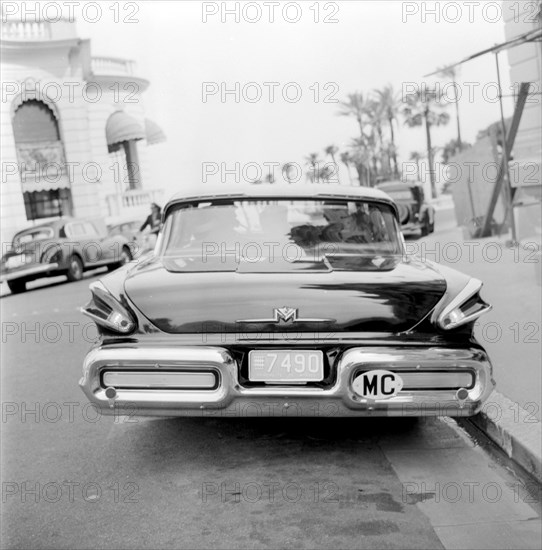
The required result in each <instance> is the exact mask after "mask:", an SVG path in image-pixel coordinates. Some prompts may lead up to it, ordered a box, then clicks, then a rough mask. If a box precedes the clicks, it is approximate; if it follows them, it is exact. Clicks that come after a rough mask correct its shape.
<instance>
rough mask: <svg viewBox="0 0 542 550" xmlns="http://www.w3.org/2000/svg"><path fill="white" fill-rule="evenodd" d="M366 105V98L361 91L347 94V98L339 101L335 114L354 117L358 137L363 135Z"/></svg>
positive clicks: (365, 122) (365, 121)
mask: <svg viewBox="0 0 542 550" xmlns="http://www.w3.org/2000/svg"><path fill="white" fill-rule="evenodd" d="M367 106H368V105H367V100H366V99H365V98H364V97H363V94H362V93H361V92H354V93H353V94H348V95H347V100H346V101H341V102H340V104H339V108H340V111H339V112H338V113H337V114H338V115H340V116H350V117H354V118H355V119H356V121H357V123H358V126H359V134H360V137H362V136H363V135H364V133H363V129H364V127H365V125H366V124H367Z"/></svg>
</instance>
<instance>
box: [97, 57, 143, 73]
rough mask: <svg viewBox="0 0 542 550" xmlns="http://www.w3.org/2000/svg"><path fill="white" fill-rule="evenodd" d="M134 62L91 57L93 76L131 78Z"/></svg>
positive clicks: (114, 58)
mask: <svg viewBox="0 0 542 550" xmlns="http://www.w3.org/2000/svg"><path fill="white" fill-rule="evenodd" d="M134 69H135V62H134V61H132V60H131V59H122V58H120V57H93V58H92V72H93V73H94V74H95V75H111V76H119V75H120V76H133V75H134Z"/></svg>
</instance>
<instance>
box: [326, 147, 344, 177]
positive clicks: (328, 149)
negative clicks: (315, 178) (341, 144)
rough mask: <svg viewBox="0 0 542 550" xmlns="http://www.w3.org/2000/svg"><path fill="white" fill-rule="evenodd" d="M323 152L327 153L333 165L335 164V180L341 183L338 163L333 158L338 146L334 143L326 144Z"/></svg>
mask: <svg viewBox="0 0 542 550" xmlns="http://www.w3.org/2000/svg"><path fill="white" fill-rule="evenodd" d="M324 152H325V154H326V155H329V156H330V157H331V160H332V161H333V165H334V166H335V173H336V174H337V182H338V183H341V178H340V177H339V165H338V164H337V161H336V160H335V155H336V154H337V153H338V152H339V148H338V147H337V146H336V145H328V146H327V147H326V148H325V149H324Z"/></svg>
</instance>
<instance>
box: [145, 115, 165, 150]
mask: <svg viewBox="0 0 542 550" xmlns="http://www.w3.org/2000/svg"><path fill="white" fill-rule="evenodd" d="M145 134H146V135H147V143H148V144H149V145H154V144H155V143H162V142H163V141H166V134H164V132H163V131H162V128H160V126H158V124H156V122H154V120H151V119H149V118H146V119H145Z"/></svg>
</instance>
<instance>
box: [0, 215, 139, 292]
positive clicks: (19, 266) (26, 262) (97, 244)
mask: <svg viewBox="0 0 542 550" xmlns="http://www.w3.org/2000/svg"><path fill="white" fill-rule="evenodd" d="M131 259H132V253H131V251H130V248H129V246H128V240H127V239H126V238H125V237H123V236H121V235H116V236H103V235H100V233H99V232H98V230H97V229H96V226H95V225H94V224H93V223H92V222H90V221H86V220H82V219H77V218H61V219H58V220H55V221H51V222H47V223H43V224H40V225H36V226H34V227H30V228H28V229H24V230H23V231H19V232H18V233H17V234H16V235H15V236H14V237H13V242H12V244H11V247H10V250H9V251H8V252H7V253H6V254H4V255H3V256H2V260H1V265H0V281H2V282H4V281H6V282H7V284H8V286H9V289H10V290H11V292H12V293H14V294H17V293H19V292H24V291H25V290H26V283H28V282H29V281H33V280H35V279H40V278H42V277H56V276H58V275H66V276H67V277H68V280H69V281H78V280H79V279H82V278H83V272H84V271H85V270H88V269H94V268H96V267H100V266H107V267H108V268H109V270H112V269H117V268H118V267H120V266H121V265H123V264H124V263H126V262H127V261H129V260H131Z"/></svg>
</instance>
